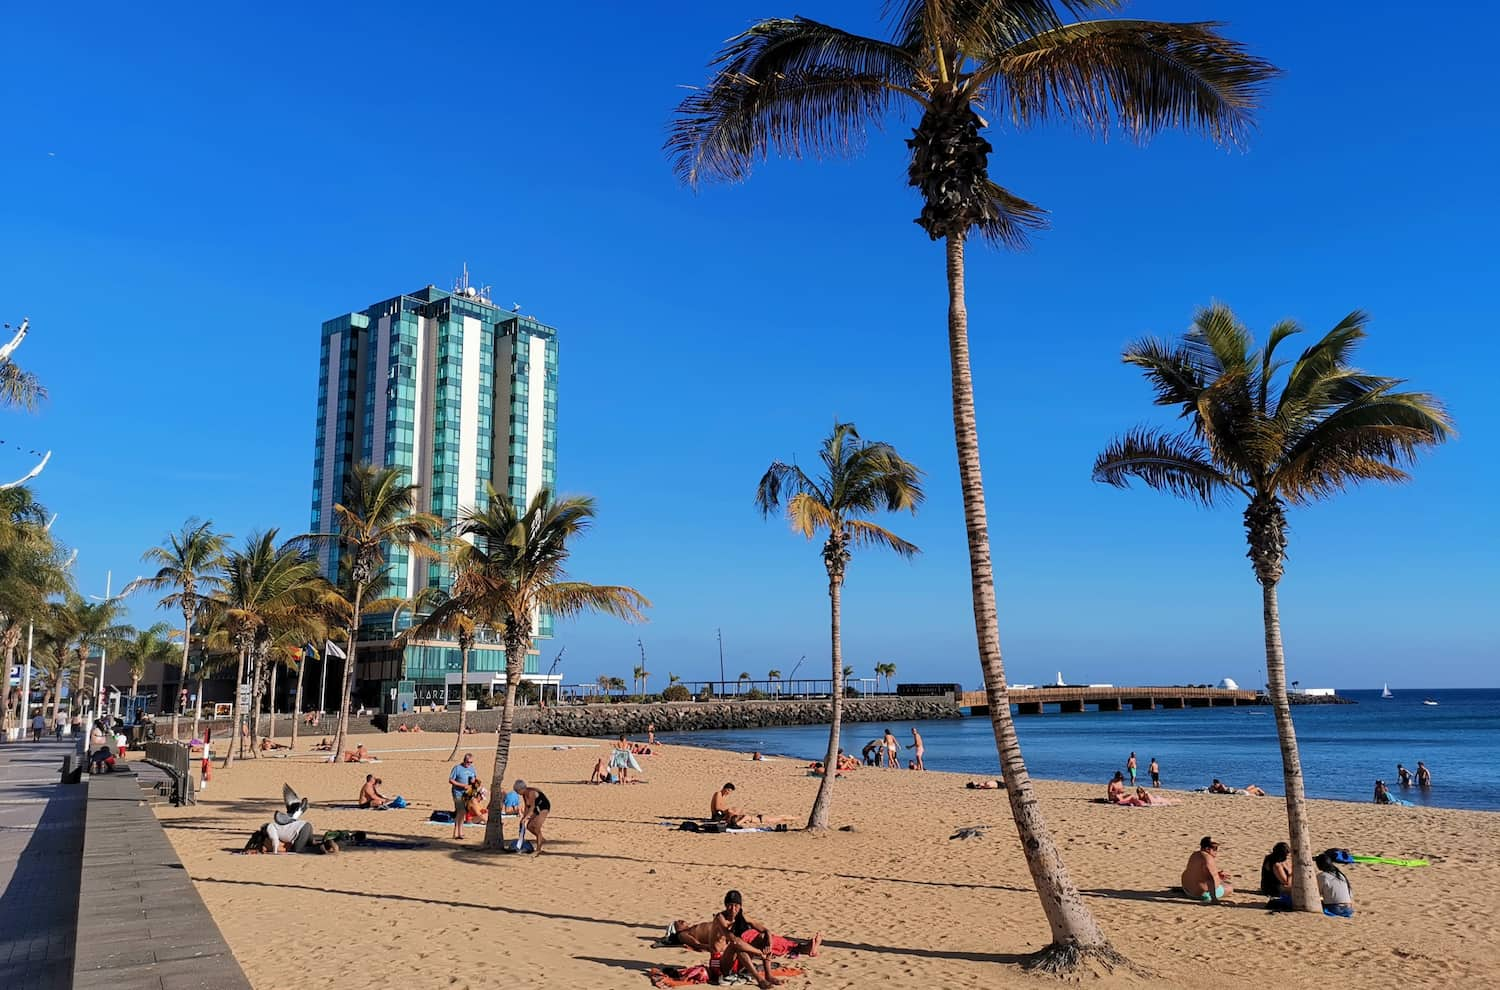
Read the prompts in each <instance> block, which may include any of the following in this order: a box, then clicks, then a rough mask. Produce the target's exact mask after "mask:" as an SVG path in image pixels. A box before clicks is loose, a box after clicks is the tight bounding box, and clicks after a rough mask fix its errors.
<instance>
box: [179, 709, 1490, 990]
mask: <svg viewBox="0 0 1500 990" xmlns="http://www.w3.org/2000/svg"><path fill="white" fill-rule="evenodd" d="M361 740H362V741H364V742H365V743H366V745H367V746H369V747H370V749H371V750H372V751H373V752H374V753H375V754H376V755H378V756H379V757H380V758H381V762H380V763H379V764H375V765H346V764H337V765H329V764H327V763H322V762H314V759H313V757H312V755H311V754H303V755H297V756H292V757H290V758H274V757H273V758H262V759H260V760H245V761H241V762H239V763H237V764H236V765H235V766H234V767H232V768H230V769H229V770H220V769H217V768H215V770H214V774H213V780H212V783H211V784H210V785H209V789H208V790H207V791H204V792H202V793H201V794H200V795H199V803H198V805H197V806H196V807H190V808H171V807H162V808H159V809H158V814H159V816H160V817H161V819H162V821H163V824H164V825H165V826H166V829H167V834H168V835H169V836H170V838H171V840H172V842H173V845H174V846H175V847H176V849H177V851H178V854H179V855H180V856H181V857H182V860H183V863H184V864H185V866H186V868H187V870H188V871H189V873H190V875H191V876H192V878H193V880H194V882H195V883H196V884H197V887H198V890H199V891H200V892H201V893H202V896H203V899H204V901H205V902H206V903H207V904H208V907H209V909H210V910H211V911H212V912H213V915H214V917H215V919H216V920H217V921H218V923H219V926H220V927H221V929H222V930H223V933H224V936H225V938H226V939H227V940H228V942H229V945H230V946H231V948H232V949H233V950H234V953H235V955H236V956H237V957H238V958H239V960H240V962H241V964H242V965H243V967H244V970H245V972H246V974H247V975H248V976H249V978H250V981H251V983H252V984H253V985H254V986H255V987H257V988H260V987H265V988H271V987H284V986H297V987H299V988H304V990H316V988H323V987H328V988H332V987H340V988H350V990H357V988H365V987H370V988H374V987H385V986H401V987H406V988H429V987H431V988H468V987H474V988H478V987H494V986H502V985H503V986H520V987H544V986H545V987H564V986H574V987H589V988H593V987H623V988H634V990H641V988H645V987H648V986H649V985H650V984H649V983H648V980H647V977H646V975H645V971H646V970H647V968H648V967H651V966H660V965H672V964H676V965H688V964H691V963H694V962H699V961H701V959H700V958H698V957H695V956H694V955H692V954H691V953H689V952H687V951H685V950H682V949H671V948H652V947H651V942H652V940H653V939H655V938H656V937H657V936H659V935H660V934H661V932H662V930H663V929H664V928H665V926H666V924H667V923H668V922H670V921H671V920H673V919H674V918H678V917H685V918H688V919H690V920H694V921H701V920H706V919H707V918H708V917H709V915H710V914H711V913H712V912H713V911H714V910H715V909H716V908H717V907H718V906H719V905H720V903H721V901H722V897H723V894H724V891H725V890H727V889H729V888H731V887H733V888H738V889H739V890H741V891H743V893H744V897H745V907H746V913H747V914H748V915H749V916H751V917H753V918H756V919H758V920H763V921H765V922H768V923H769V924H770V925H771V927H772V928H773V930H775V931H776V932H778V933H785V934H791V935H798V936H807V935H810V934H811V933H812V932H814V931H822V932H824V933H825V934H826V938H827V941H826V942H825V948H824V951H823V953H822V954H821V955H820V956H819V957H817V958H814V959H807V960H803V961H801V962H799V963H798V965H800V966H802V967H803V968H804V969H805V971H806V972H805V976H803V977H800V978H796V979H793V980H791V981H789V985H790V986H794V987H804V986H805V987H817V988H828V990H836V988H863V987H871V986H907V987H912V986H941V987H981V986H982V987H996V986H999V987H1023V986H1036V985H1038V984H1039V983H1046V982H1049V980H1048V978H1045V977H1038V976H1032V975H1028V974H1025V973H1023V972H1022V971H1021V968H1020V966H1019V964H1018V962H1017V960H1018V958H1019V957H1020V956H1023V955H1024V954H1026V953H1029V952H1033V951H1035V950H1037V949H1039V948H1041V947H1042V946H1043V945H1044V944H1045V943H1046V941H1047V928H1046V924H1045V922H1044V920H1043V918H1042V914H1041V910H1040V906H1039V904H1038V902H1037V898H1036V894H1035V892H1034V891H1033V889H1032V887H1031V884H1030V880H1029V877H1028V876H1027V874H1026V869H1025V864H1024V862H1023V860H1022V857H1021V855H1020V851H1019V849H1018V848H1017V842H1016V835H1015V831H1014V828H1013V826H1012V825H1011V822H1010V815H1009V811H1008V807H1007V804H1006V800H1005V797H1004V795H1003V794H1001V793H998V792H994V791H970V790H966V789H965V788H964V786H963V782H964V780H965V779H966V778H964V777H961V776H959V775H955V774H947V773H942V772H934V771H929V772H926V773H916V772H909V771H894V770H878V769H868V768H862V769H860V770H858V771H854V772H851V773H849V774H847V775H846V779H844V780H840V781H839V787H838V789H837V791H836V792H835V799H834V800H835V803H834V818H835V821H836V823H837V824H840V825H853V826H854V828H855V830H854V831H852V832H832V833H829V834H822V835H814V834H810V833H803V832H800V831H797V829H798V828H800V821H801V820H803V819H805V817H806V814H807V810H808V808H809V807H810V805H811V802H812V798H813V794H814V792H815V790H816V788H817V780H816V779H815V778H812V777H810V776H807V774H806V771H805V769H804V768H803V767H802V766H801V765H800V764H798V763H795V762H792V761H788V760H773V761H768V762H752V761H750V760H749V759H748V757H747V756H746V755H745V754H733V753H725V752H718V751H711V750H701V749H693V748H687V747H679V746H668V747H662V748H659V749H658V750H657V752H656V753H655V754H653V755H651V756H644V757H640V760H641V762H642V764H643V766H644V768H645V780H646V782H645V783H642V784H638V785H627V786H621V785H590V784H587V783H585V781H586V780H587V779H588V776H589V770H590V768H591V767H592V766H593V763H594V761H595V759H597V757H598V756H599V755H600V754H601V753H602V752H604V745H605V744H603V743H600V742H597V741H594V740H577V739H562V738H553V737H540V736H518V737H517V739H516V742H515V747H514V748H513V749H512V754H511V770H512V773H511V775H510V776H512V777H513V776H515V775H521V776H524V777H525V778H526V779H527V780H528V781H530V782H531V783H532V784H533V785H534V786H539V787H541V788H543V789H544V790H545V791H546V792H547V794H548V796H549V798H550V799H551V801H552V804H553V812H552V815H551V817H550V819H549V821H548V825H547V834H548V839H549V842H548V845H547V851H546V852H545V853H544V854H543V855H541V856H535V857H534V856H517V855H504V856H501V855H493V854H489V853H484V852H481V851H479V849H478V845H479V842H480V838H481V829H480V828H478V827H471V828H470V829H469V832H468V838H466V839H465V840H464V841H462V842H458V841H455V840H453V839H452V837H451V826H445V825H436V824H429V823H427V822H426V821H425V819H426V818H427V817H428V814H429V813H430V811H431V810H432V809H433V808H434V807H437V808H450V807H451V802H450V800H449V797H448V788H447V784H446V780H447V776H448V771H449V768H450V766H451V764H450V763H449V762H448V760H447V756H448V752H449V750H450V748H451V746H452V742H453V737H452V736H451V735H436V734H420V735H389V736H378V735H372V736H363V737H357V741H361ZM466 742H467V746H466V748H467V749H469V750H472V751H473V752H474V754H475V763H476V766H477V768H478V769H479V770H480V772H481V778H482V779H485V780H488V776H489V769H490V766H491V763H492V760H493V743H494V737H493V736H488V735H478V736H471V737H468V739H467V740H466ZM559 746H571V747H577V748H569V749H556V748H554V747H559ZM928 758H929V761H931V762H934V763H937V764H938V765H941V758H942V757H941V754H940V753H929V757H928ZM370 772H374V773H375V774H376V775H377V776H379V777H381V778H383V779H384V781H385V785H384V790H385V793H387V794H388V795H395V794H400V795H403V796H404V797H406V799H407V800H408V801H410V802H412V807H411V808H409V809H406V810H399V811H384V812H375V811H359V810H340V809H335V808H332V807H330V806H331V805H336V804H344V805H348V804H352V803H353V800H354V797H355V795H356V793H357V792H358V790H359V786H360V784H361V783H362V782H363V780H364V775H365V774H366V773H370ZM283 781H285V782H287V783H290V784H291V785H292V786H293V787H294V788H296V789H297V790H298V791H299V792H301V793H302V794H304V795H306V796H307V797H309V798H310V799H311V801H312V809H311V811H310V812H309V814H308V819H309V820H310V821H312V822H313V824H314V826H315V827H316V828H317V829H318V831H323V830H325V829H362V830H365V831H367V832H368V833H370V834H371V835H372V836H379V837H383V838H389V839H401V840H409V841H413V842H417V843H423V845H421V846H419V847H418V848H410V849H407V848H399V849H363V850H351V851H347V852H345V853H343V854H341V855H337V856H316V855H301V856H280V857H270V856H242V855H236V854H235V853H236V851H238V850H239V849H240V848H241V847H242V846H243V844H244V841H245V838H246V837H247V836H248V835H249V833H250V832H251V831H253V830H254V829H255V827H256V826H257V825H259V824H260V823H262V822H264V821H266V820H267V819H268V818H269V817H270V814H271V812H272V811H274V810H275V809H276V807H277V806H278V802H279V795H280V790H281V784H282V782H283ZM725 781H733V782H734V783H735V784H736V786H737V792H736V802H737V804H738V805H739V806H741V807H743V808H746V809H749V810H753V811H760V812H765V813H768V814H786V815H791V816H793V817H794V818H796V819H798V821H799V824H798V825H794V826H793V831H791V832H788V833H785V834H782V833H753V834H744V835H699V834H693V833H690V832H683V831H679V830H677V829H676V828H675V827H666V826H664V825H663V824H662V823H663V822H671V823H672V825H673V826H675V825H676V823H677V822H678V821H680V820H681V819H683V818H686V817H702V816H704V815H706V814H707V809H708V803H709V798H710V795H711V793H712V792H713V791H714V790H716V789H717V788H718V787H719V786H720V785H722V784H723V783H724V782H725ZM1037 786H1038V790H1039V793H1040V796H1041V798H1042V800H1043V802H1044V807H1045V809H1046V811H1047V814H1048V816H1049V820H1050V823H1051V825H1052V828H1053V831H1054V835H1055V837H1056V838H1057V839H1058V841H1059V843H1060V844H1061V845H1062V848H1063V850H1064V857H1065V860H1066V862H1067V864H1068V866H1069V868H1070V869H1071V870H1072V872H1073V876H1074V879H1075V881H1076V882H1077V883H1078V884H1079V886H1080V887H1081V888H1082V889H1083V891H1084V893H1085V896H1086V899H1087V901H1088V903H1089V906H1090V907H1091V908H1092V910H1093V911H1095V912H1096V914H1097V916H1098V918H1099V920H1100V922H1101V923H1102V924H1103V926H1104V928H1105V930H1106V932H1107V933H1108V934H1109V936H1110V937H1111V939H1112V940H1113V941H1114V944H1115V946H1116V947H1117V948H1118V949H1119V950H1120V951H1122V952H1123V953H1124V954H1125V955H1126V956H1128V957H1129V958H1130V959H1131V960H1132V962H1133V963H1135V964H1136V966H1137V967H1138V969H1137V970H1135V971H1122V972H1117V973H1115V974H1112V975H1109V976H1105V977H1102V978H1099V979H1088V980H1086V981H1085V982H1087V983H1094V984H1097V985H1100V986H1111V987H1112V986H1137V985H1148V984H1149V985H1154V986H1162V985H1165V986H1182V987H1188V986H1197V987H1201V986H1215V987H1226V988H1235V987H1245V988H1249V987H1255V988H1258V990H1260V988H1264V987H1266V986H1267V985H1276V986H1279V987H1283V988H1303V987H1306V988H1315V987H1316V988H1323V987H1328V986H1347V987H1416V986H1429V987H1448V986H1458V985H1470V986H1493V985H1496V982H1497V981H1500V944H1497V938H1496V936H1497V934H1500V931H1497V918H1500V893H1497V885H1500V817H1497V815H1495V814H1494V813H1487V812H1469V811H1454V810H1446V809H1437V808H1391V807H1378V806H1375V805H1373V804H1369V805H1364V804H1350V803H1344V802H1335V801H1314V802H1311V803H1312V806H1313V809H1314V810H1313V824H1314V843H1315V844H1316V845H1317V846H1318V847H1319V848H1324V847H1328V846H1341V847H1346V848H1349V849H1351V850H1353V851H1354V852H1356V853H1365V854H1374V855H1384V856H1395V857H1403V858H1405V857H1425V858H1427V859H1429V860H1431V862H1432V865H1431V866H1430V867H1427V868H1423V869H1407V868H1401V867H1394V866H1375V865H1360V866H1354V867H1351V868H1349V869H1348V870H1347V872H1348V875H1349V878H1350V881H1351V884H1352V887H1353V891H1354V901H1355V907H1356V911H1357V913H1356V916H1355V917H1354V918H1353V919H1349V920H1343V919H1334V918H1325V917H1323V916H1321V915H1302V914H1298V915H1292V914H1273V913H1271V912H1268V911H1266V910H1265V909H1264V903H1265V898H1263V897H1261V896H1259V895H1256V894H1253V893H1245V894H1243V895H1240V896H1237V897H1236V898H1235V900H1236V903H1235V904H1233V905H1224V906H1200V905H1197V904H1193V903H1189V902H1188V901H1187V900H1186V899H1185V898H1183V897H1182V896H1181V895H1180V894H1173V893H1172V890H1173V889H1174V888H1175V887H1176V884H1177V881H1178V877H1179V875H1180V873H1181V871H1182V867H1183V864H1184V862H1185V861H1186V859H1187V857H1188V854H1189V853H1190V852H1191V851H1192V850H1193V849H1195V848H1197V844H1198V839H1199V838H1200V837H1201V836H1203V835H1212V836H1214V838H1215V839H1216V840H1218V841H1219V842H1220V843H1221V847H1222V848H1221V850H1220V859H1221V865H1222V866H1223V868H1225V869H1227V870H1228V871H1229V872H1230V873H1232V874H1234V877H1235V883H1236V885H1237V886H1243V888H1244V889H1245V890H1246V891H1250V890H1253V889H1254V888H1255V886H1256V884H1257V882H1258V877H1259V869H1260V862H1261V858H1262V856H1264V855H1265V853H1266V852H1267V851H1268V850H1269V848H1270V847H1271V845H1272V844H1273V843H1274V842H1276V841H1277V840H1278V839H1282V838H1284V837H1285V826H1286V819H1285V807H1284V805H1283V803H1282V802H1281V800H1280V799H1279V798H1251V797H1232V796H1212V795H1207V794H1196V793H1180V792H1168V793H1170V794H1171V795H1172V796H1173V797H1178V798H1180V799H1181V802H1182V803H1181V804H1179V805H1176V806H1171V807H1160V808H1142V809H1136V808H1120V807H1109V806H1104V805H1099V804H1094V803H1091V799H1092V798H1094V797H1097V796H1099V795H1102V793H1103V790H1104V785H1103V782H1102V778H1101V783H1100V784H1099V785H1098V786H1097V787H1094V786H1085V785H1080V784H1070V783H1058V782H1047V781H1043V782H1039V783H1038V785H1037ZM965 826H991V828H989V829H988V830H987V831H986V832H985V833H984V834H983V835H982V836H981V837H978V838H972V839H967V840H955V839H950V836H951V835H953V834H954V832H955V831H956V830H957V829H959V828H961V827H965ZM508 832H513V828H511V827H509V826H508Z"/></svg>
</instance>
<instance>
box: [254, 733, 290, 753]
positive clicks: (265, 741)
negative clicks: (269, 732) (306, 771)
mask: <svg viewBox="0 0 1500 990" xmlns="http://www.w3.org/2000/svg"><path fill="white" fill-rule="evenodd" d="M290 748H291V747H290V746H285V745H283V744H281V743H279V742H272V741H271V740H270V738H269V737H262V738H261V741H260V751H261V752H262V753H266V752H269V751H270V750H273V749H290Z"/></svg>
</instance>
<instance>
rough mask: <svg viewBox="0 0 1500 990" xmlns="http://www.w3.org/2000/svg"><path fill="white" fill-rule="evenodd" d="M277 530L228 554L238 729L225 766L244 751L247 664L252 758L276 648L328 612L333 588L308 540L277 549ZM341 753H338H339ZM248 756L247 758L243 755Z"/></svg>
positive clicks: (226, 615)
mask: <svg viewBox="0 0 1500 990" xmlns="http://www.w3.org/2000/svg"><path fill="white" fill-rule="evenodd" d="M276 536H277V530H275V529H269V530H266V531H264V532H261V533H252V534H250V536H249V537H247V538H246V540H245V543H244V546H243V547H242V548H241V549H238V550H231V551H229V552H228V553H227V554H226V555H225V562H224V575H223V576H224V583H223V587H222V588H221V589H220V591H219V592H218V594H217V595H216V596H215V597H216V599H217V604H218V607H219V608H221V609H222V610H223V622H224V626H225V628H226V630H227V631H228V634H229V638H230V641H231V642H232V643H233V645H234V650H235V653H236V660H237V664H236V668H235V677H234V684H235V705H234V729H233V736H231V738H230V743H229V745H227V746H226V747H225V750H224V765H225V766H229V765H231V764H232V763H233V762H234V747H235V745H236V741H238V745H239V746H240V747H241V749H243V747H244V737H243V736H241V734H240V726H241V724H242V722H243V719H244V716H245V712H244V710H243V709H242V706H241V705H240V703H239V686H240V684H241V682H242V681H243V680H244V671H245V667H246V665H247V664H248V665H250V666H251V670H252V671H253V676H252V684H251V691H250V699H251V700H250V711H251V712H252V713H253V716H254V717H253V718H252V722H254V723H255V727H256V730H257V731H256V733H255V735H256V738H254V739H252V740H251V746H250V751H251V755H252V757H253V756H255V755H256V748H255V744H256V743H257V742H258V741H259V739H258V737H259V732H258V729H259V712H260V698H261V692H262V690H263V689H264V687H265V682H266V679H267V674H268V673H269V665H270V662H271V647H272V644H273V642H274V641H275V640H276V639H277V637H278V636H283V637H285V630H287V629H288V628H289V627H295V626H297V625H298V624H299V623H302V622H305V621H307V620H309V619H311V618H313V617H315V616H316V614H317V612H318V610H319V609H320V608H323V607H326V600H327V597H328V593H329V588H328V583H327V582H326V581H324V580H323V578H322V577H321V576H320V575H319V573H318V563H317V561H316V560H315V559H314V558H313V557H312V556H311V555H310V554H308V553H307V552H305V551H304V549H303V546H302V541H300V540H291V541H288V542H287V543H284V544H281V545H279V546H278V545H277V543H276ZM337 752H338V750H337V749H335V753H337ZM242 755H243V754H242Z"/></svg>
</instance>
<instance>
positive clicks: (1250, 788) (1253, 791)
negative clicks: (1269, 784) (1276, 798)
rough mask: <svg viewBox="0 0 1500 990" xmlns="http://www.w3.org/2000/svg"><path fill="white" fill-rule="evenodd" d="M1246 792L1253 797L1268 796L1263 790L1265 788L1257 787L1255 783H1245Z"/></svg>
mask: <svg viewBox="0 0 1500 990" xmlns="http://www.w3.org/2000/svg"><path fill="white" fill-rule="evenodd" d="M1245 793H1246V794H1249V795H1250V796H1251V797H1265V796H1266V792H1265V791H1263V790H1261V789H1260V788H1259V787H1256V786H1255V785H1254V784H1246V785H1245Z"/></svg>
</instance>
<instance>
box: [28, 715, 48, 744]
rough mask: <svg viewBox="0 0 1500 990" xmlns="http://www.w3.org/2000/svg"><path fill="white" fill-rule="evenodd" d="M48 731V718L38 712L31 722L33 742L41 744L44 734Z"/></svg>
mask: <svg viewBox="0 0 1500 990" xmlns="http://www.w3.org/2000/svg"><path fill="white" fill-rule="evenodd" d="M46 731H47V716H45V715H43V714H42V713H41V712H37V713H36V716H35V717H34V718H32V720H31V741H32V742H41V741H42V733H43V732H46Z"/></svg>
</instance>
